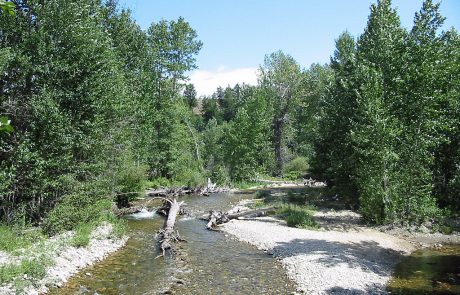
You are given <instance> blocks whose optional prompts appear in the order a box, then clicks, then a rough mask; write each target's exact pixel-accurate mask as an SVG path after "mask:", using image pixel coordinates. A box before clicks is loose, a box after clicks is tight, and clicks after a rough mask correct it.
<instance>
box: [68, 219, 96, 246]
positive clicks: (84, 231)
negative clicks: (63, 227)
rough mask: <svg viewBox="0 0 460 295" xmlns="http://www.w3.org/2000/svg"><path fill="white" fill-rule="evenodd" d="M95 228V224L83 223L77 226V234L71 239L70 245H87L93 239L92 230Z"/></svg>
mask: <svg viewBox="0 0 460 295" xmlns="http://www.w3.org/2000/svg"><path fill="white" fill-rule="evenodd" d="M94 228H95V224H91V223H82V224H80V225H78V226H77V229H76V230H75V234H74V236H73V237H72V239H71V240H70V245H72V246H74V247H86V246H88V244H89V241H90V239H91V232H92V231H93V229H94Z"/></svg>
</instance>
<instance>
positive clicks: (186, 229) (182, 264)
mask: <svg viewBox="0 0 460 295" xmlns="http://www.w3.org/2000/svg"><path fill="white" fill-rule="evenodd" d="M251 197H252V194H250V193H220V194H214V195H211V196H210V197H203V196H187V197H182V198H180V199H181V200H184V201H185V202H186V204H187V209H188V210H189V211H190V212H191V217H180V218H179V219H178V221H177V223H176V227H177V229H178V230H179V233H180V235H181V238H183V239H185V240H186V242H181V243H180V244H179V247H180V253H181V255H179V256H178V257H179V259H171V258H164V257H160V258H157V256H158V255H159V254H160V251H159V247H158V242H157V240H156V239H155V233H156V232H157V231H158V230H159V229H160V228H161V227H162V226H163V223H164V218H163V217H160V216H158V215H154V214H148V213H146V212H144V213H141V214H137V215H132V216H131V217H130V218H129V217H128V218H129V219H128V220H127V224H128V233H129V235H130V239H129V241H128V243H127V245H126V246H125V247H124V248H123V249H121V250H119V251H118V252H116V253H115V254H113V255H110V256H109V257H108V258H107V259H105V260H104V261H102V262H100V263H97V264H95V265H93V266H90V267H87V268H85V269H83V270H82V271H80V272H79V273H78V274H77V275H76V276H74V277H73V278H71V279H70V280H69V281H68V283H67V284H66V285H65V286H64V287H63V288H60V289H58V290H54V292H52V294H289V293H292V292H294V291H295V286H294V285H293V283H292V282H290V281H289V280H288V279H287V277H286V275H285V274H284V271H283V269H282V267H281V266H280V265H279V263H278V262H276V260H275V259H273V258H272V257H271V256H270V255H267V254H266V253H263V252H261V251H260V250H257V249H256V248H255V247H253V246H250V245H249V244H246V243H243V242H239V241H237V240H235V239H234V238H232V237H230V236H227V235H225V234H224V233H222V232H215V231H208V230H206V229H205V224H206V223H205V221H201V220H199V219H198V218H197V217H199V216H202V215H204V214H206V213H208V212H209V210H211V209H220V210H228V209H230V208H232V207H233V206H234V205H236V204H237V203H238V202H239V201H240V200H242V199H248V198H251Z"/></svg>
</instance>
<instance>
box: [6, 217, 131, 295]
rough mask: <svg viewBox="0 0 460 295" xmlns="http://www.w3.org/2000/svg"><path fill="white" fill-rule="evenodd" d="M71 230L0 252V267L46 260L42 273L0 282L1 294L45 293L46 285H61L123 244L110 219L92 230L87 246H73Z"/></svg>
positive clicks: (52, 286) (123, 241) (124, 238)
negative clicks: (34, 276) (4, 282)
mask: <svg viewBox="0 0 460 295" xmlns="http://www.w3.org/2000/svg"><path fill="white" fill-rule="evenodd" d="M73 235H74V233H73V232H67V233H64V234H61V235H59V236H56V237H53V238H51V239H48V240H45V241H41V242H39V243H36V244H34V245H33V246H32V247H31V248H30V249H24V251H22V252H21V251H19V253H15V254H17V255H11V254H7V253H5V252H0V267H2V268H3V267H5V268H6V267H9V266H11V265H15V264H16V265H17V264H21V263H23V262H24V261H46V263H47V265H48V267H46V269H45V274H44V277H43V278H41V279H35V278H33V277H30V276H28V275H27V274H25V275H24V276H23V277H20V278H16V279H15V280H14V282H13V283H9V284H3V285H1V286H0V294H18V293H19V294H30V295H32V294H44V293H47V291H48V290H49V288H54V287H60V286H62V285H63V284H65V283H66V282H67V280H68V279H69V278H70V277H71V276H72V275H74V274H75V273H77V272H78V271H79V270H80V269H82V268H84V267H86V266H88V265H91V264H93V263H95V262H97V261H100V260H102V259H104V258H105V257H106V256H107V255H109V254H110V253H112V252H115V251H117V250H118V249H120V248H121V247H123V246H124V245H125V243H126V241H127V240H128V238H127V237H122V238H118V237H116V236H115V235H114V233H113V227H112V225H111V224H110V223H104V224H102V225H101V226H99V227H97V228H96V229H95V230H94V231H93V232H92V233H91V239H90V242H89V244H88V245H87V246H86V247H73V246H71V245H70V244H71V243H70V240H71V239H72V236H73Z"/></svg>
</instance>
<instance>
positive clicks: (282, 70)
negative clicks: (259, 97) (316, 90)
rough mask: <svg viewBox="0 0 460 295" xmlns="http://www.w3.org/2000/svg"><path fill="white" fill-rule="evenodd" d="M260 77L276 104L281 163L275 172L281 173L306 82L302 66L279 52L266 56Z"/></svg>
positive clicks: (278, 159) (275, 131) (276, 143)
mask: <svg viewBox="0 0 460 295" xmlns="http://www.w3.org/2000/svg"><path fill="white" fill-rule="evenodd" d="M259 79H260V85H261V87H262V89H263V90H264V92H265V95H266V96H267V98H269V104H270V105H272V106H273V117H272V125H273V135H272V139H273V147H274V150H275V158H276V163H277V165H276V170H275V174H276V175H281V174H282V173H283V166H284V162H285V160H286V159H285V158H286V154H287V153H288V150H287V145H286V142H287V138H286V135H287V132H286V131H287V127H288V125H289V124H290V121H291V112H292V107H293V106H294V102H295V100H296V99H298V96H299V91H300V87H299V86H300V84H301V81H302V76H301V71H300V66H299V65H298V64H297V62H296V61H295V60H294V59H293V58H292V57H291V56H290V55H287V54H285V53H283V52H281V51H277V52H274V53H272V54H270V55H267V56H265V60H264V65H263V66H262V67H261V68H260V77H259Z"/></svg>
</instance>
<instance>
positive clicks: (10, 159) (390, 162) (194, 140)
mask: <svg viewBox="0 0 460 295" xmlns="http://www.w3.org/2000/svg"><path fill="white" fill-rule="evenodd" d="M3 2H4V1H2V2H0V3H3ZM5 3H13V4H14V7H13V6H12V5H10V4H8V5H7V6H8V7H9V8H8V9H9V10H8V11H7V10H4V11H2V12H1V14H0V28H1V30H0V44H1V49H0V50H1V51H0V68H1V70H2V71H1V76H0V87H1V88H0V100H1V101H0V116H1V121H0V122H1V124H0V128H2V129H0V149H1V150H0V159H1V161H0V201H1V204H0V220H1V221H2V222H3V223H5V224H9V225H13V224H29V225H42V228H43V231H44V233H45V234H47V235H55V234H58V233H61V232H63V231H67V230H74V229H76V228H77V227H80V231H81V232H82V233H84V232H87V231H85V230H83V229H84V226H83V228H82V223H89V224H90V223H92V222H94V221H96V220H100V218H101V215H104V216H107V214H108V213H107V212H109V211H110V210H111V206H112V202H115V203H116V204H117V205H118V206H120V207H122V206H127V205H128V204H129V202H130V201H132V200H133V199H135V198H136V197H138V196H139V195H140V194H141V193H142V191H143V189H144V188H145V187H146V186H168V185H184V186H200V185H204V184H205V183H206V181H207V179H208V178H211V179H212V181H213V182H216V183H217V184H219V185H231V184H232V183H244V182H249V181H251V180H256V179H261V178H264V177H266V176H267V177H282V178H289V179H296V178H301V177H305V176H306V175H308V177H310V176H312V177H314V178H316V179H320V180H323V181H326V182H327V184H328V185H329V186H330V187H332V189H333V192H332V193H334V194H337V196H338V197H339V198H341V199H342V200H345V201H346V202H347V203H348V204H349V205H350V206H352V207H354V208H356V209H359V210H360V211H361V213H362V214H363V216H364V218H365V219H366V220H367V221H369V222H373V223H378V224H386V223H397V224H418V223H423V222H427V221H430V222H441V221H442V218H443V216H446V215H449V214H458V210H459V208H460V203H459V199H458V195H459V193H460V148H459V147H460V144H459V140H460V131H459V128H460V103H459V91H460V89H459V85H460V83H459V82H460V74H459V65H460V51H459V50H458V48H460V46H459V45H460V38H459V35H458V33H457V32H456V31H455V30H454V29H446V30H445V29H444V28H443V26H442V24H443V20H444V18H443V17H442V16H441V15H440V12H439V5H438V4H434V3H432V1H428V0H427V1H425V2H424V4H423V7H422V8H421V10H420V11H419V12H417V13H416V15H415V18H414V25H413V27H412V28H411V29H409V30H408V29H406V28H404V27H402V26H401V23H400V21H399V17H398V14H397V11H396V10H395V9H394V8H392V6H391V1H390V0H380V1H378V2H377V3H376V4H373V5H372V6H371V12H370V16H369V19H368V23H367V26H366V28H365V30H364V32H363V33H362V34H361V35H360V36H358V37H357V38H355V37H354V36H352V35H350V34H349V33H347V32H344V33H343V34H342V35H340V36H338V38H337V40H336V50H335V52H333V53H332V57H331V62H330V63H328V64H325V65H319V64H313V65H312V66H311V67H309V68H307V69H302V68H301V66H300V65H299V64H298V63H297V62H296V61H295V60H294V58H293V57H292V56H290V55H289V54H287V53H284V52H282V51H277V52H274V53H271V54H268V55H267V56H266V57H265V59H264V62H263V64H262V65H261V66H260V69H259V72H258V74H259V79H258V84H257V85H253V86H249V85H244V84H243V85H234V86H229V87H227V88H225V89H223V88H218V89H217V90H216V92H215V93H214V94H213V95H211V96H209V97H202V98H197V97H196V96H197V95H196V91H195V89H194V86H193V85H192V84H187V81H188V78H187V73H189V71H191V70H193V69H195V68H196V67H197V65H196V62H195V57H196V55H197V54H198V52H199V51H200V49H201V47H202V42H201V41H199V38H198V34H197V32H196V31H195V30H194V29H193V28H192V27H191V26H190V25H189V24H188V23H187V22H186V20H184V19H182V18H179V19H177V20H161V21H159V22H155V23H152V24H151V26H150V27H149V28H148V29H147V30H145V31H144V30H142V29H141V28H140V27H139V25H138V24H136V23H135V22H134V20H133V18H132V16H131V13H130V12H129V11H127V10H120V9H119V8H118V6H117V4H116V1H99V0H83V1H64V0H52V1H46V2H43V1H36V0H32V1H21V0H15V1H11V2H8V1H7V2H5ZM2 5H3V4H2ZM2 8H3V6H2ZM63 28H65V30H64V29H63ZM109 219H110V218H109ZM83 236H84V235H83ZM74 242H75V243H76V244H84V243H86V239H84V238H82V239H80V240H78V241H74Z"/></svg>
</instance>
